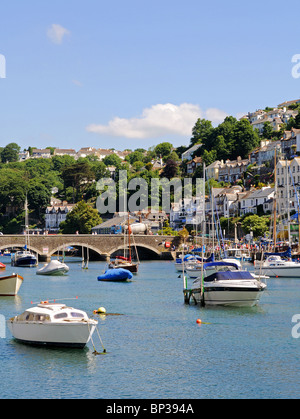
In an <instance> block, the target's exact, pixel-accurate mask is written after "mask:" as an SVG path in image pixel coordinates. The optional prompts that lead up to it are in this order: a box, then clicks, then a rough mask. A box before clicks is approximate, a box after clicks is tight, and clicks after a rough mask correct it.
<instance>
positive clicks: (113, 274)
mask: <svg viewBox="0 0 300 419" xmlns="http://www.w3.org/2000/svg"><path fill="white" fill-rule="evenodd" d="M132 277H133V274H132V273H131V272H130V271H128V270H127V269H123V268H116V269H107V271H105V273H104V274H103V275H100V276H98V281H126V280H127V279H131V278H132Z"/></svg>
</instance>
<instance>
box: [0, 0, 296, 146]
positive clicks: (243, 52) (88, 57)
mask: <svg viewBox="0 0 300 419" xmlns="http://www.w3.org/2000/svg"><path fill="white" fill-rule="evenodd" d="M299 14H300V4H299V1H298V0H297V1H294V0H291V1H290V2H288V3H283V2H282V1H280V2H279V1H276V0H273V1H269V0H264V1H263V2H261V1H256V0H253V1H251V2H242V1H233V0H228V1H226V2H224V1H221V0H211V1H210V2H207V1H201V0H186V1H178V0H172V1H171V0H159V1H158V0H151V1H140V0H139V1H137V0H127V1H124V0H123V1H121V0H110V1H109V2H108V1H106V2H104V1H102V0H85V1H83V0H59V1H58V0H51V1H49V0H44V1H40V0H26V1H24V0H10V1H7V0H4V1H2V2H1V8H0V54H1V55H2V56H4V57H5V61H6V78H0V146H5V145H6V144H8V143H9V142H12V141H15V142H17V143H18V144H19V145H20V146H21V147H22V148H27V147H28V146H36V147H38V148H43V147H47V146H54V147H59V148H75V149H76V150H79V149H80V148H81V147H87V146H93V147H97V148H116V149H119V150H123V149H125V148H131V149H135V148H138V147H143V148H146V149H148V148H149V147H150V146H153V145H155V144H158V143H160V142H162V141H170V142H171V143H173V144H174V145H175V146H179V145H188V144H189V141H190V138H191V132H192V128H193V126H194V124H195V123H196V121H197V119H198V118H206V119H210V120H212V121H213V123H214V124H215V125H216V124H218V123H220V122H221V121H222V120H223V119H224V117H225V116H226V115H233V116H241V115H242V114H245V113H246V112H248V111H253V110H256V109H259V108H264V107H265V106H274V107H275V106H276V105H278V104H279V103H281V102H283V101H285V100H292V99H298V98H299V97H300V90H299V88H300V78H299V79H296V78H293V77H292V73H291V72H292V67H293V65H294V64H292V62H291V60H292V57H293V56H294V55H295V54H300V36H299V34H300V27H299V25H298V24H297V16H299Z"/></svg>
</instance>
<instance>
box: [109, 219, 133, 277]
mask: <svg viewBox="0 0 300 419" xmlns="http://www.w3.org/2000/svg"><path fill="white" fill-rule="evenodd" d="M127 234H128V257H127V256H125V255H124V256H116V260H115V261H114V262H111V263H110V264H109V268H110V269H118V268H123V269H126V270H127V271H129V272H132V273H137V272H138V269H139V261H138V262H136V263H135V262H133V261H132V249H131V235H132V234H133V233H132V229H131V227H130V222H129V212H128V225H127ZM124 237H125V236H124ZM136 254H137V251H136ZM137 257H138V254H137Z"/></svg>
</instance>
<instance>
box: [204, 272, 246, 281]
mask: <svg viewBox="0 0 300 419" xmlns="http://www.w3.org/2000/svg"><path fill="white" fill-rule="evenodd" d="M228 279H253V276H252V275H251V273H250V272H248V271H225V272H215V273H213V274H212V275H209V276H208V277H206V278H205V279H204V281H205V282H212V281H224V280H228Z"/></svg>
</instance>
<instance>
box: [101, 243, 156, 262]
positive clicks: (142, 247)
mask: <svg viewBox="0 0 300 419" xmlns="http://www.w3.org/2000/svg"><path fill="white" fill-rule="evenodd" d="M135 248H136V249H137V253H138V255H139V258H140V259H143V258H142V257H140V256H142V253H143V251H146V252H147V253H149V252H151V253H152V254H153V255H154V256H155V258H156V259H159V258H160V255H161V252H160V251H159V250H157V249H156V248H155V247H153V246H150V245H145V244H136V245H135ZM125 249H127V246H126V245H120V246H117V247H115V248H114V249H112V250H111V251H110V252H109V256H110V257H112V255H113V254H114V253H117V252H118V251H120V250H125ZM139 250H141V251H140V252H139ZM133 252H135V250H134V248H133Z"/></svg>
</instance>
